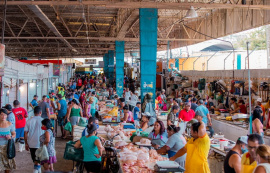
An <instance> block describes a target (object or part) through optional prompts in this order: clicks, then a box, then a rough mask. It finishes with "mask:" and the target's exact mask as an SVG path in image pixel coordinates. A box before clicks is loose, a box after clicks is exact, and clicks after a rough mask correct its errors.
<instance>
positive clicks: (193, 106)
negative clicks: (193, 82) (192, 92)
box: [191, 98, 198, 111]
mask: <svg viewBox="0 0 270 173" xmlns="http://www.w3.org/2000/svg"><path fill="white" fill-rule="evenodd" d="M197 107H198V105H197V99H196V98H193V99H192V100H191V109H192V110H193V111H196V108H197Z"/></svg>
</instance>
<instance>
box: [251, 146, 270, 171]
mask: <svg viewBox="0 0 270 173" xmlns="http://www.w3.org/2000/svg"><path fill="white" fill-rule="evenodd" d="M256 154H257V162H258V163H259V164H258V165H257V167H256V168H255V169H254V171H253V172H254V173H270V147H269V146H268V145H260V146H259V147H258V148H257V150H256Z"/></svg>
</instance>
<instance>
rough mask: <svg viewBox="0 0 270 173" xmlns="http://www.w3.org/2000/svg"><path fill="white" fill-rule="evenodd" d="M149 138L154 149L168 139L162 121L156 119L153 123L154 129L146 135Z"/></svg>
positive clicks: (161, 145)
mask: <svg viewBox="0 0 270 173" xmlns="http://www.w3.org/2000/svg"><path fill="white" fill-rule="evenodd" d="M148 138H149V139H150V140H151V143H152V146H153V147H154V148H155V149H159V148H161V147H163V146H164V145H165V144H166V142H167V141H168V133H167V132H166V131H165V127H164V124H163V122H162V121H159V120H158V121H156V122H155V124H154V130H153V131H152V132H151V133H150V134H149V135H148Z"/></svg>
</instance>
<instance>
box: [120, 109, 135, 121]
mask: <svg viewBox="0 0 270 173" xmlns="http://www.w3.org/2000/svg"><path fill="white" fill-rule="evenodd" d="M123 110H124V116H123V118H121V121H123V122H127V123H134V119H133V115H132V112H131V111H129V109H128V106H124V107H123Z"/></svg>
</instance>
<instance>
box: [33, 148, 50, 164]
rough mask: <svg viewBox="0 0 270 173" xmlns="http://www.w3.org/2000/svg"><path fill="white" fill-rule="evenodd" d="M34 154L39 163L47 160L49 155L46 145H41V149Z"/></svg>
mask: <svg viewBox="0 0 270 173" xmlns="http://www.w3.org/2000/svg"><path fill="white" fill-rule="evenodd" d="M35 154H36V157H37V158H38V160H40V161H43V160H49V153H48V150H47V147H46V145H43V146H42V147H40V148H38V149H37V150H36V153H35Z"/></svg>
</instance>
